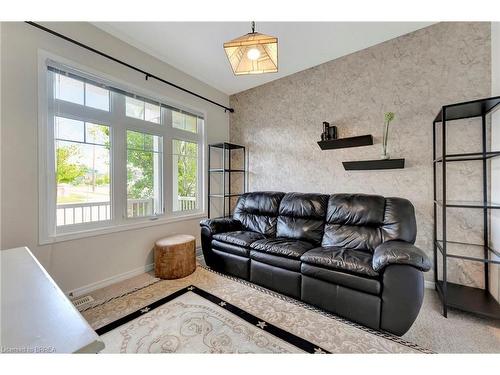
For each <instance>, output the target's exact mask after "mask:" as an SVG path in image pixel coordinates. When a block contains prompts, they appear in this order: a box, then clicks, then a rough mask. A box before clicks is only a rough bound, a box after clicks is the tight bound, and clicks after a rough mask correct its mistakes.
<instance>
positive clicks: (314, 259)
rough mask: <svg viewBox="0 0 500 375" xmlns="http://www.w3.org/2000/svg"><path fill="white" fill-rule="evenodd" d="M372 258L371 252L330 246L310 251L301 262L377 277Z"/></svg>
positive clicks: (303, 256)
mask: <svg viewBox="0 0 500 375" xmlns="http://www.w3.org/2000/svg"><path fill="white" fill-rule="evenodd" d="M372 257H373V256H372V253H371V252H369V251H364V250H355V249H344V248H341V247H335V246H328V247H317V248H315V249H312V250H309V251H308V252H306V253H305V254H304V255H302V257H301V258H300V260H301V261H302V262H304V263H309V264H313V265H315V266H317V267H323V268H328V269H332V270H337V271H338V270H340V271H343V272H352V273H357V274H362V275H366V276H370V277H376V276H378V273H377V272H376V271H375V270H374V269H373V267H372Z"/></svg>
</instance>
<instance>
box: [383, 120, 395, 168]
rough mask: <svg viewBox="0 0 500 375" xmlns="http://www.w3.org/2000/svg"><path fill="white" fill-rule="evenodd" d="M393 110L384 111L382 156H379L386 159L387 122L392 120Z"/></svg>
mask: <svg viewBox="0 0 500 375" xmlns="http://www.w3.org/2000/svg"><path fill="white" fill-rule="evenodd" d="M394 116H395V114H394V112H386V113H385V114H384V120H385V121H384V135H383V138H382V156H381V158H382V159H384V160H386V159H390V156H389V154H388V153H387V140H388V139H389V124H390V123H391V121H392V120H394Z"/></svg>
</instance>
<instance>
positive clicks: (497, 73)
mask: <svg viewBox="0 0 500 375" xmlns="http://www.w3.org/2000/svg"><path fill="white" fill-rule="evenodd" d="M491 94H492V95H494V96H500V22H492V23H491ZM491 122H492V126H491V150H494V151H498V150H500V108H499V109H497V110H496V112H494V113H493V115H492V117H491ZM491 200H492V201H493V202H497V203H500V158H493V159H492V161H491ZM491 211H492V212H491V246H492V247H493V248H494V249H496V250H500V210H491ZM497 258H498V257H497ZM490 271H491V277H490V284H491V294H492V295H493V296H494V297H495V298H496V299H497V300H498V301H500V271H499V266H497V265H494V266H491V267H490Z"/></svg>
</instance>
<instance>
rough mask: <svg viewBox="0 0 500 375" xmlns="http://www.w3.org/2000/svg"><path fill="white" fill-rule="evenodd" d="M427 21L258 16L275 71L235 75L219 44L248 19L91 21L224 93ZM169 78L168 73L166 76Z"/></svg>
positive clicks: (243, 28) (239, 31)
mask: <svg viewBox="0 0 500 375" xmlns="http://www.w3.org/2000/svg"><path fill="white" fill-rule="evenodd" d="M431 24H432V22H257V24H256V31H259V32H261V33H264V34H269V35H273V36H276V37H278V41H279V47H278V59H279V60H278V65H279V66H278V68H279V71H278V73H268V74H261V75H251V76H238V77H236V76H234V75H233V73H232V71H231V66H230V65H229V62H228V60H227V57H226V55H225V53H224V49H223V48H222V45H223V43H224V42H227V41H229V40H231V39H234V38H236V37H239V36H241V35H243V34H246V33H248V32H249V31H250V22H95V23H94V25H95V26H97V27H99V28H100V29H102V30H104V31H106V32H108V33H110V34H112V35H114V36H115V37H117V38H119V39H121V40H123V41H125V42H127V43H128V44H131V45H133V46H134V47H136V48H139V49H140V50H142V51H144V52H146V53H148V54H150V55H153V56H155V57H157V58H159V59H160V60H163V61H164V62H166V63H168V64H170V65H172V66H174V67H176V68H177V69H179V70H182V71H183V72H185V73H187V74H189V75H191V76H193V77H196V78H198V79H199V80H201V81H203V82H205V83H207V84H209V85H210V86H213V87H215V88H217V89H219V90H220V91H222V92H224V93H226V94H234V93H237V92H240V91H243V90H247V89H249V88H252V87H255V86H259V85H262V84H264V83H266V82H270V81H273V80H275V79H278V78H281V77H284V76H287V75H289V74H293V73H296V72H298V71H301V70H304V69H307V68H310V67H313V66H316V65H319V64H321V63H324V62H326V61H329V60H333V59H336V58H338V57H341V56H345V55H347V54H349V53H352V52H355V51H359V50H362V49H364V48H367V47H370V46H373V45H375V44H378V43H381V42H384V41H386V40H389V39H392V38H396V37H398V36H400V35H403V34H407V33H409V32H412V31H415V30H418V29H420V28H423V27H426V26H429V25H431ZM166 79H168V77H166Z"/></svg>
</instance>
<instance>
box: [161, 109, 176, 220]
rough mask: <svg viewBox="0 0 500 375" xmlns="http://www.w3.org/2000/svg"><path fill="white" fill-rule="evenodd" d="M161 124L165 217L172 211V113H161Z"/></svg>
mask: <svg viewBox="0 0 500 375" xmlns="http://www.w3.org/2000/svg"><path fill="white" fill-rule="evenodd" d="M162 120H163V122H162V124H163V127H164V129H166V130H165V136H164V137H163V160H164V163H163V182H164V184H163V197H164V198H163V201H164V206H165V215H167V216H172V211H173V193H172V191H173V187H172V184H173V180H172V178H173V173H174V171H173V163H172V140H173V138H172V132H171V129H172V127H171V123H172V111H171V110H169V109H164V110H163V111H162Z"/></svg>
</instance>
